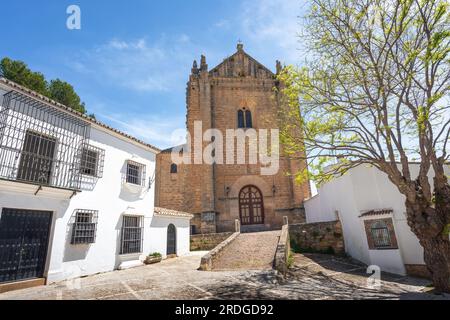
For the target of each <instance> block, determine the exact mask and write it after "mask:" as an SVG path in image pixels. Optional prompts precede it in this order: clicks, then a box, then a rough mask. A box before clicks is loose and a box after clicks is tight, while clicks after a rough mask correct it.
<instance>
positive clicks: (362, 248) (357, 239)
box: [305, 164, 450, 274]
mask: <svg viewBox="0 0 450 320" xmlns="http://www.w3.org/2000/svg"><path fill="white" fill-rule="evenodd" d="M417 172H418V166H417V165H415V164H411V174H412V175H413V176H416V175H417ZM446 172H447V173H450V169H449V167H447V168H446ZM431 177H432V173H430V181H431V182H432V179H431ZM404 201H405V198H404V196H403V195H402V194H400V192H399V191H398V190H397V189H396V187H395V186H394V185H393V184H392V183H391V182H390V181H389V179H388V177H387V176H386V174H384V173H383V172H381V171H379V170H378V169H376V168H374V167H369V166H364V165H361V166H359V167H357V168H354V169H352V170H350V171H349V172H348V173H347V174H346V175H344V176H342V177H339V178H337V179H334V180H332V181H330V182H328V183H326V184H325V185H323V186H321V187H320V188H319V189H318V195H316V196H315V197H313V198H311V199H309V200H306V201H305V209H306V221H307V222H308V223H311V222H320V221H331V220H335V219H336V211H337V212H338V213H339V217H340V219H341V222H342V226H343V230H344V240H345V246H346V251H347V253H348V254H349V255H351V256H352V257H354V258H355V259H358V260H360V261H362V262H364V263H366V264H376V265H379V266H380V267H381V268H382V270H383V271H388V272H394V273H399V274H404V272H405V269H404V264H423V263H424V261H423V248H422V247H421V245H420V244H419V241H418V239H417V237H416V236H415V235H414V234H413V233H412V232H411V230H410V228H409V226H408V225H407V222H406V215H405V212H406V209H405V205H404ZM372 209H392V210H393V222H394V228H395V231H396V236H397V241H398V245H399V250H369V247H368V244H367V237H366V234H365V230H364V224H363V221H362V219H361V218H359V216H360V215H361V213H363V212H365V211H368V210H372Z"/></svg>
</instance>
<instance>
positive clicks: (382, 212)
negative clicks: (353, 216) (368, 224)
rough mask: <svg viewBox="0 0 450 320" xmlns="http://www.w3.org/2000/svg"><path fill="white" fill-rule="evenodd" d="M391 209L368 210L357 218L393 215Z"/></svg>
mask: <svg viewBox="0 0 450 320" xmlns="http://www.w3.org/2000/svg"><path fill="white" fill-rule="evenodd" d="M393 212H394V210H392V209H381V210H369V211H366V212H364V213H363V214H361V215H360V216H359V217H360V218H361V217H367V216H379V215H386V214H391V213H393Z"/></svg>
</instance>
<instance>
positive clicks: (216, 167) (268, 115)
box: [155, 44, 311, 233]
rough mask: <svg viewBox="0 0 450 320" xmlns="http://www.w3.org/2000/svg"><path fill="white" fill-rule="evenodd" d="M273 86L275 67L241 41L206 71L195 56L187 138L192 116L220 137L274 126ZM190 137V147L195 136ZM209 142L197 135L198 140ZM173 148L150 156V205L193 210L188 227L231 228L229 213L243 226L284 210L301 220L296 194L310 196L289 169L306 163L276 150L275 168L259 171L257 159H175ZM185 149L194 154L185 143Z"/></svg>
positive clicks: (276, 223)
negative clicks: (152, 196) (153, 157)
mask: <svg viewBox="0 0 450 320" xmlns="http://www.w3.org/2000/svg"><path fill="white" fill-rule="evenodd" d="M280 70H281V66H280V64H279V63H278V62H277V72H279V71H280ZM276 86H279V84H278V82H277V80H276V74H274V73H273V72H272V71H270V70H269V69H268V68H266V67H265V66H263V65H262V64H260V63H259V62H257V61H256V60H255V59H253V58H252V57H251V56H250V55H248V54H247V53H246V52H245V51H244V49H243V45H242V44H238V46H237V52H236V53H234V54H233V55H232V56H230V57H228V58H227V59H225V60H224V61H223V62H222V63H221V64H219V65H218V66H217V67H215V68H213V69H212V70H208V65H207V64H206V59H205V57H204V56H202V58H201V63H200V66H198V65H197V63H196V62H195V61H194V65H193V68H192V72H191V75H190V77H189V82H188V84H187V93H186V100H187V101H186V102H187V119H186V124H187V131H188V133H189V134H190V136H191V137H194V132H193V131H194V122H195V121H201V122H202V130H203V132H204V131H205V130H207V129H209V128H217V129H219V130H220V131H221V132H223V134H224V141H225V140H226V139H225V132H226V130H227V129H237V128H243V129H244V130H245V129H246V128H254V129H256V130H258V129H276V128H277V127H278V121H277V111H278V110H279V103H280V102H279V100H280V99H279V97H277V93H275V92H274V90H273V89H274V87H276ZM191 140H193V139H191ZM190 144H191V149H190V150H193V148H194V146H193V144H194V141H190ZM208 144H210V142H208V143H206V142H203V147H205V146H206V145H208ZM185 147H186V146H185ZM280 147H281V149H282V146H280ZM233 148H235V146H233ZM172 150H173V148H170V149H167V150H164V151H162V152H161V153H160V154H158V155H157V169H156V204H155V205H156V206H158V207H165V208H170V209H174V210H179V211H184V212H189V213H192V214H194V217H195V218H194V219H192V220H191V231H192V233H214V232H227V231H233V230H234V221H235V219H239V220H240V221H241V226H242V229H243V231H246V230H248V231H252V230H255V231H256V230H268V229H278V228H280V227H281V225H282V223H283V216H288V217H289V221H291V222H304V221H305V218H304V217H305V216H304V209H303V201H304V199H306V198H309V197H310V193H311V191H310V186H309V183H308V182H305V183H303V184H297V183H296V182H295V181H294V177H293V176H291V175H289V173H294V172H297V171H298V170H302V169H304V168H305V167H306V162H304V161H300V160H293V159H289V158H287V157H285V156H283V152H282V150H281V152H280V161H279V170H278V172H277V173H276V174H274V175H261V171H260V168H261V164H260V163H259V162H258V163H257V164H248V161H246V164H218V163H214V164H205V163H202V164H194V161H191V164H174V163H173V162H172V157H171V153H172ZM247 150H248V149H247ZM234 151H236V149H234ZM184 152H185V155H186V154H187V156H188V157H189V158H190V159H192V158H193V155H192V154H191V153H190V151H189V150H188V151H186V148H185V150H184ZM225 153H226V152H225V150H224V154H225Z"/></svg>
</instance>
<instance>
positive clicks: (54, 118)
mask: <svg viewBox="0 0 450 320" xmlns="http://www.w3.org/2000/svg"><path fill="white" fill-rule="evenodd" d="M89 134H90V124H89V123H88V122H87V121H84V120H83V119H80V118H78V117H77V116H75V115H73V114H71V112H70V111H65V110H63V109H60V108H58V107H52V106H51V105H47V104H46V103H44V102H41V101H40V100H38V99H35V98H32V97H30V96H28V95H25V94H23V93H21V92H18V91H10V92H8V93H6V94H4V95H3V96H0V179H2V180H9V181H18V182H22V183H27V184H33V185H38V186H40V187H54V188H61V189H68V190H73V191H78V190H80V189H81V183H82V170H80V165H81V162H82V158H83V150H85V149H86V147H85V146H87V145H88V143H89Z"/></svg>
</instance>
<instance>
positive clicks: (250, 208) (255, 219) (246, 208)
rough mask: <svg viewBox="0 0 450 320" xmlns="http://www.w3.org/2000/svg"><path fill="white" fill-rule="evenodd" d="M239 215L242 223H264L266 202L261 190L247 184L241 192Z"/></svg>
mask: <svg viewBox="0 0 450 320" xmlns="http://www.w3.org/2000/svg"><path fill="white" fill-rule="evenodd" d="M239 216H240V218H241V224H242V225H249V224H264V202H263V196H262V193H261V191H260V190H259V189H258V188H257V187H255V186H245V187H244V188H242V189H241V191H240V192H239Z"/></svg>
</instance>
